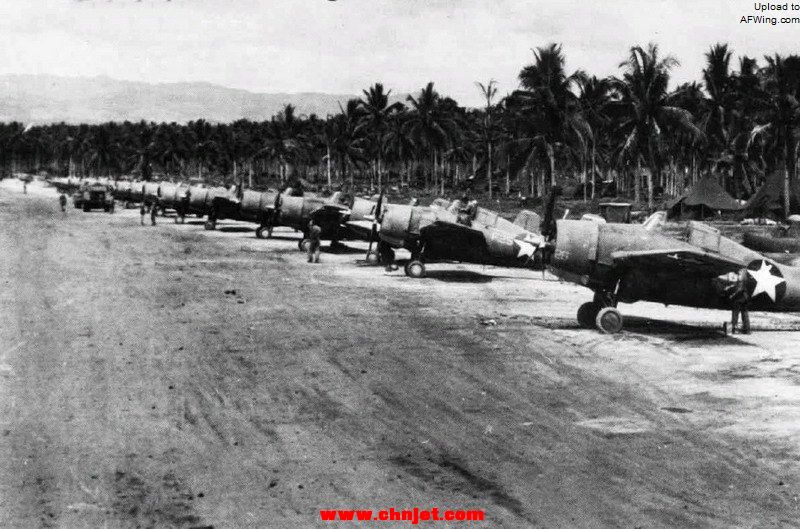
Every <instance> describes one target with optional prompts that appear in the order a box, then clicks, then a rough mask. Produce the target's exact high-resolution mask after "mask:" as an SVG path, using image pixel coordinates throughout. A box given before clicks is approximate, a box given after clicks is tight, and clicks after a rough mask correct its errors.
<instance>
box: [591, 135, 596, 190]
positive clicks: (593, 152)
mask: <svg viewBox="0 0 800 529" xmlns="http://www.w3.org/2000/svg"><path fill="white" fill-rule="evenodd" d="M596 175H597V149H596V146H595V143H594V142H592V175H591V182H592V184H591V185H592V200H594V198H595V187H597V186H596V185H595V180H596V178H597V176H596Z"/></svg>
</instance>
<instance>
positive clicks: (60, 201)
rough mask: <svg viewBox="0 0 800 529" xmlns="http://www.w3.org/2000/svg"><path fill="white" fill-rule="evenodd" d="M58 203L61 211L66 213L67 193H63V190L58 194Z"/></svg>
mask: <svg viewBox="0 0 800 529" xmlns="http://www.w3.org/2000/svg"><path fill="white" fill-rule="evenodd" d="M58 205H60V206H61V213H63V214H64V215H66V214H67V195H65V194H64V193H63V192H62V193H61V194H60V195H58Z"/></svg>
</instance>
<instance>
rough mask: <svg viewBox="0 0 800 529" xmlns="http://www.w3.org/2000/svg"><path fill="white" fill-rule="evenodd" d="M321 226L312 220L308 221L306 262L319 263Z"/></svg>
mask: <svg viewBox="0 0 800 529" xmlns="http://www.w3.org/2000/svg"><path fill="white" fill-rule="evenodd" d="M321 237H322V228H320V227H319V226H317V225H316V224H315V223H314V221H313V220H310V221H308V240H309V244H308V262H309V263H319V250H320V246H321V240H320V238H321Z"/></svg>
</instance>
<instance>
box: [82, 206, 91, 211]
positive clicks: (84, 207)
mask: <svg viewBox="0 0 800 529" xmlns="http://www.w3.org/2000/svg"><path fill="white" fill-rule="evenodd" d="M90 209H91V208H89V204H84V205H83V211H85V212H89V210H90Z"/></svg>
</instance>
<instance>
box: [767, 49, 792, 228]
mask: <svg viewBox="0 0 800 529" xmlns="http://www.w3.org/2000/svg"><path fill="white" fill-rule="evenodd" d="M765 59H766V61H767V66H766V68H765V69H764V88H765V91H766V93H767V94H769V99H768V107H767V111H766V117H767V119H768V123H769V125H770V128H771V132H772V135H773V137H774V140H775V150H776V153H775V158H776V160H778V161H779V162H780V165H781V167H782V170H783V173H784V185H783V208H784V214H785V215H786V216H788V215H789V210H790V206H791V197H792V195H795V196H796V197H797V196H800V195H798V194H797V191H796V189H795V179H796V175H795V167H796V160H797V144H798V137H797V128H798V126H800V56H798V55H790V56H788V57H785V58H784V57H781V56H780V55H778V54H776V55H775V56H774V57H765Z"/></svg>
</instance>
